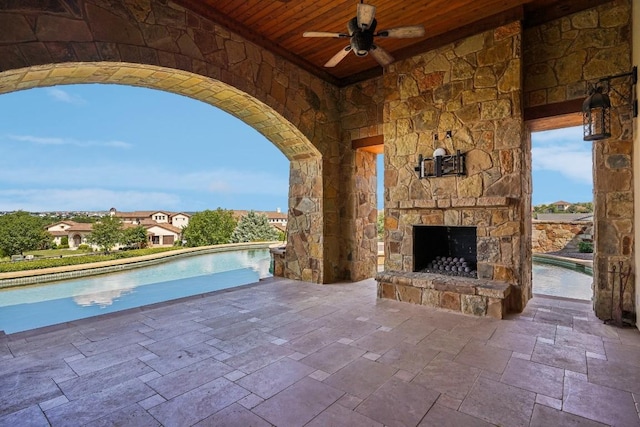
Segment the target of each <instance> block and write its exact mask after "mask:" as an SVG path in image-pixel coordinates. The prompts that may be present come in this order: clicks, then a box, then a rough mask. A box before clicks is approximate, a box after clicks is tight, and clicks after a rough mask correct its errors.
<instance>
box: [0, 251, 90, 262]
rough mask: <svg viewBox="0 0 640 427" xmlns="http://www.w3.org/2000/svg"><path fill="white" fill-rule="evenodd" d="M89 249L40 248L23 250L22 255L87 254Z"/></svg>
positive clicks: (7, 258)
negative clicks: (37, 249)
mask: <svg viewBox="0 0 640 427" xmlns="http://www.w3.org/2000/svg"><path fill="white" fill-rule="evenodd" d="M87 253H90V252H89V251H83V250H78V249H42V250H39V251H25V252H24V255H33V256H34V257H35V258H42V257H60V256H69V255H80V254H87ZM3 261H11V257H8V256H7V257H4V258H0V262H3Z"/></svg>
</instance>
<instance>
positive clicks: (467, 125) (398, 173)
mask: <svg viewBox="0 0 640 427" xmlns="http://www.w3.org/2000/svg"><path fill="white" fill-rule="evenodd" d="M520 54H521V26H520V23H517V22H515V23H512V24H510V25H506V26H503V27H500V28H497V29H495V30H493V31H487V32H483V33H480V34H477V35H475V36H472V37H469V38H466V39H464V40H461V41H459V42H456V43H453V44H450V45H447V46H445V47H443V48H440V49H436V50H433V51H430V52H428V53H425V54H422V55H419V56H416V57H414V58H411V59H410V60H406V61H402V62H398V63H395V64H392V65H391V66H390V67H389V70H388V72H387V73H386V74H385V76H384V83H385V93H386V94H387V97H386V101H385V111H384V112H385V124H384V126H385V128H384V131H385V154H386V155H385V200H386V203H385V255H386V257H385V270H389V271H402V272H407V273H410V272H412V271H413V261H414V260H413V231H412V230H413V226H414V225H447V226H475V227H477V228H476V231H477V238H478V240H477V253H478V278H479V279H481V280H491V281H498V282H501V283H506V284H511V285H513V289H514V292H512V293H511V294H512V295H511V296H510V298H512V308H513V309H515V310H521V309H522V308H523V307H524V305H525V304H526V301H527V300H528V299H529V298H530V296H531V290H530V281H529V282H525V281H523V278H524V277H527V275H528V274H530V273H528V272H527V271H526V270H527V269H530V263H529V262H528V260H529V259H530V253H531V247H530V245H529V246H528V248H527V246H526V245H525V244H523V242H530V240H529V239H530V237H529V236H530V228H529V229H527V228H526V227H525V226H524V224H525V216H524V203H525V201H526V200H528V197H529V195H528V194H527V191H528V190H527V189H528V185H527V180H526V178H525V175H527V174H528V170H526V169H524V165H525V164H526V161H527V160H526V159H525V152H524V151H523V145H526V144H525V143H524V142H523V135H524V131H523V121H522V103H521V97H522V92H521V88H522V80H521V58H520ZM447 131H451V132H452V138H445V135H446V132H447ZM435 135H437V136H438V140H435V139H434V136H435ZM525 139H526V138H525ZM438 147H443V148H445V149H446V150H447V152H448V153H450V154H451V153H455V152H456V150H460V151H461V152H462V153H464V154H465V155H466V164H467V173H466V175H465V176H449V177H431V178H426V179H419V177H418V174H417V173H416V171H415V170H414V168H415V167H416V166H417V164H418V163H417V162H418V155H419V154H423V155H425V157H431V155H432V153H433V151H434V149H435V148H438ZM422 292H423V293H424V292H425V291H424V290H422ZM379 293H381V292H379ZM384 294H385V295H393V294H394V292H391V291H390V290H389V288H388V286H387V288H386V291H385V292H384ZM395 294H396V295H397V293H395Z"/></svg>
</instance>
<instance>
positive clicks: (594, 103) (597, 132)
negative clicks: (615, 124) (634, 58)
mask: <svg viewBox="0 0 640 427" xmlns="http://www.w3.org/2000/svg"><path fill="white" fill-rule="evenodd" d="M623 77H631V87H630V88H629V95H628V96H626V95H624V94H622V93H620V92H618V91H617V90H616V88H614V87H612V86H611V80H613V79H618V78H623ZM605 82H606V85H605V84H604V83H605ZM636 83H638V67H633V69H632V70H631V71H630V72H628V73H622V74H616V75H614V76H608V77H603V78H601V79H600V80H598V81H597V82H596V84H595V86H592V87H590V88H589V96H587V98H586V99H585V100H584V102H583V103H582V125H583V131H584V138H583V139H584V140H585V141H598V140H600V139H605V138H609V137H610V136H611V99H610V98H609V95H608V93H609V91H610V90H611V91H613V92H615V93H617V94H618V95H619V96H620V97H621V98H622V99H624V100H625V101H626V102H627V103H629V104H630V105H631V107H632V109H633V117H638V100H637V99H635V90H634V88H635V85H636Z"/></svg>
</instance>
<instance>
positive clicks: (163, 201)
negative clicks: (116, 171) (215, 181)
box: [0, 188, 181, 212]
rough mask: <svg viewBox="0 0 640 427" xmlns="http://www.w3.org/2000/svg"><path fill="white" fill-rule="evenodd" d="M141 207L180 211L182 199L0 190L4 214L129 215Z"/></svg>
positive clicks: (97, 192)
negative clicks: (80, 212)
mask: <svg viewBox="0 0 640 427" xmlns="http://www.w3.org/2000/svg"><path fill="white" fill-rule="evenodd" d="M141 205H143V206H147V207H149V208H150V209H151V208H153V207H156V206H161V207H162V208H163V209H179V208H180V205H181V199H180V197H179V196H177V195H175V194H171V193H166V192H155V191H151V192H144V191H114V190H105V189H101V188H84V189H59V188H47V189H37V190H35V189H19V190H14V189H12V190H0V207H1V209H2V210H3V211H13V210H25V211H31V212H37V211H49V210H90V211H94V210H95V211H105V210H108V209H109V208H111V207H114V206H115V207H117V208H118V209H119V210H123V211H126V210H135V209H139V208H140V206H141Z"/></svg>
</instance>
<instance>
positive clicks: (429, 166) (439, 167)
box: [414, 130, 466, 179]
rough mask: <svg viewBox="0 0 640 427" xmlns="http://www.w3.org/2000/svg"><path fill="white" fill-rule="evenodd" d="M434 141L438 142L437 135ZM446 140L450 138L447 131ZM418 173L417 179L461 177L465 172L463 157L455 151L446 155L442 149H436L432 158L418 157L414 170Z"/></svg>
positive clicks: (449, 132) (458, 151)
mask: <svg viewBox="0 0 640 427" xmlns="http://www.w3.org/2000/svg"><path fill="white" fill-rule="evenodd" d="M433 137H434V140H435V141H437V140H438V135H437V134H436V135H434V136H433ZM446 138H451V131H450V130H449V131H447V135H446ZM414 170H415V171H416V172H418V177H419V178H420V179H422V178H429V177H440V176H449V175H455V176H462V175H465V174H466V171H465V155H464V154H463V153H461V152H460V150H456V154H451V155H448V154H447V151H446V150H445V149H444V148H436V149H435V150H434V151H433V157H424V156H423V155H422V154H419V155H418V166H416V167H415V168H414Z"/></svg>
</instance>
